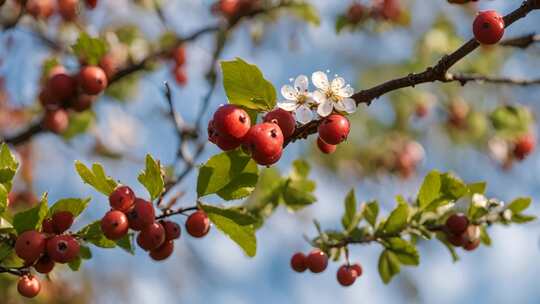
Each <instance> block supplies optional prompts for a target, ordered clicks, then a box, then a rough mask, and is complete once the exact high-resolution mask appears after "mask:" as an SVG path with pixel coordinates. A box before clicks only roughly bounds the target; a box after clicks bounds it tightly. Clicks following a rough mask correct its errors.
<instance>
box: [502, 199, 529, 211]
mask: <svg viewBox="0 0 540 304" xmlns="http://www.w3.org/2000/svg"><path fill="white" fill-rule="evenodd" d="M530 205H531V198H530V197H520V198H517V199H515V200H513V201H512V202H511V203H510V204H508V206H507V207H506V209H510V210H512V213H514V214H518V213H521V212H523V211H525V209H527V208H529V206H530Z"/></svg>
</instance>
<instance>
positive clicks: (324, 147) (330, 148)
mask: <svg viewBox="0 0 540 304" xmlns="http://www.w3.org/2000/svg"><path fill="white" fill-rule="evenodd" d="M317 147H319V150H321V152H322V153H324V154H332V153H334V152H336V148H337V146H336V145H330V144H327V143H325V142H324V141H323V140H322V139H321V138H320V137H318V138H317Z"/></svg>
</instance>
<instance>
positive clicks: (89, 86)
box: [79, 65, 107, 95]
mask: <svg viewBox="0 0 540 304" xmlns="http://www.w3.org/2000/svg"><path fill="white" fill-rule="evenodd" d="M79 83H80V85H81V87H82V89H83V91H84V92H85V93H86V94H89V95H97V94H99V93H101V92H102V91H103V90H105V88H106V87H107V75H105V72H104V71H103V69H102V68H100V67H98V66H93V65H89V66H85V67H83V68H82V69H81V70H80V71H79Z"/></svg>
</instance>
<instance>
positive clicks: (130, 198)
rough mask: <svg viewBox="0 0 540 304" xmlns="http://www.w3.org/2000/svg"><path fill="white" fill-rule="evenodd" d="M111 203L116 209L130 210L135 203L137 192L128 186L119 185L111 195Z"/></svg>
mask: <svg viewBox="0 0 540 304" xmlns="http://www.w3.org/2000/svg"><path fill="white" fill-rule="evenodd" d="M109 204H110V205H111V208H113V209H115V210H118V211H122V212H128V211H129V210H130V209H131V208H132V207H133V204H135V193H134V192H133V190H131V188H130V187H128V186H118V187H116V189H114V191H113V192H112V193H111V194H110V195H109Z"/></svg>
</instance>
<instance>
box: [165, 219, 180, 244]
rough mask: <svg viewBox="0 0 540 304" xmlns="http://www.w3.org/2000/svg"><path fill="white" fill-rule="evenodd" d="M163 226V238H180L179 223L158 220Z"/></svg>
mask: <svg viewBox="0 0 540 304" xmlns="http://www.w3.org/2000/svg"><path fill="white" fill-rule="evenodd" d="M160 223H161V225H162V226H163V228H164V229H165V240H167V241H170V240H176V239H179V238H180V234H181V229H180V225H178V224H177V223H175V222H171V221H161V222H160Z"/></svg>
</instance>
